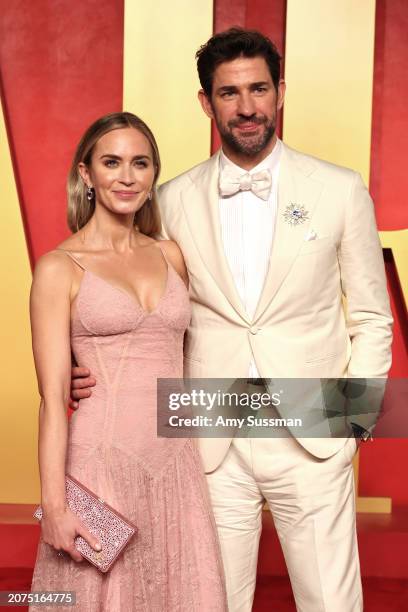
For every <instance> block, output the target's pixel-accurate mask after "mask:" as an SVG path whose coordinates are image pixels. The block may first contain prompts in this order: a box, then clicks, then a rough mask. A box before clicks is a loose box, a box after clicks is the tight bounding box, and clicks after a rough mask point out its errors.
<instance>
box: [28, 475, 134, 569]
mask: <svg viewBox="0 0 408 612" xmlns="http://www.w3.org/2000/svg"><path fill="white" fill-rule="evenodd" d="M65 485H66V499H67V504H68V507H69V508H70V510H72V512H74V514H76V515H77V516H78V517H79V518H80V519H81V521H82V523H83V524H84V525H85V527H86V528H87V529H88V530H89V531H90V532H91V533H92V534H93V535H94V536H96V537H97V538H98V540H99V542H100V544H101V546H102V550H101V551H100V552H98V551H96V550H94V549H93V548H91V546H89V544H88V542H87V541H86V540H84V538H82V537H81V536H77V537H76V538H75V548H76V549H77V550H78V551H79V552H80V553H81V555H83V556H84V557H85V559H88V561H90V563H92V564H93V565H95V567H97V568H98V569H99V570H100V571H101V572H107V571H108V570H109V569H110V568H111V567H112V565H113V563H114V562H115V561H116V559H117V558H118V556H119V555H120V553H121V552H122V550H123V549H124V548H125V546H126V545H127V543H128V542H129V540H130V539H131V538H132V537H133V536H134V535H135V533H136V532H137V527H135V525H133V524H132V523H130V522H129V521H127V520H126V519H125V518H124V517H123V516H122V515H121V514H119V512H117V511H116V510H114V509H113V508H112V507H111V506H109V505H108V504H106V503H105V502H104V501H103V499H100V498H99V497H97V496H96V495H95V494H94V493H92V491H90V490H89V489H87V488H86V487H85V486H84V485H83V484H81V483H80V482H78V481H77V480H75V478H73V477H72V476H69V475H68V474H67V475H66V477H65ZM34 517H35V518H36V519H38V520H39V521H40V520H41V518H42V508H41V506H38V508H37V510H36V511H35V512H34Z"/></svg>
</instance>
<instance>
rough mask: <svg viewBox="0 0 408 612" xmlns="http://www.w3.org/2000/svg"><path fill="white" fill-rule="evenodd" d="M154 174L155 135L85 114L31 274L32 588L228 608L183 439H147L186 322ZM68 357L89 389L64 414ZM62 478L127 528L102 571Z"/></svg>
mask: <svg viewBox="0 0 408 612" xmlns="http://www.w3.org/2000/svg"><path fill="white" fill-rule="evenodd" d="M159 171H160V160H159V153H158V150H157V145H156V142H155V139H154V137H153V135H152V133H151V131H150V130H149V128H148V127H147V126H146V125H145V124H144V123H143V122H142V121H141V120H140V119H139V118H137V117H136V116H134V115H132V114H130V113H116V114H112V115H108V116H105V117H102V118H101V119H99V120H98V121H96V122H95V123H94V124H93V125H92V126H91V127H90V128H89V129H88V130H87V131H86V133H85V135H84V136H83V138H82V140H81V142H80V144H79V146H78V148H77V151H76V154H75V158H74V161H73V165H72V168H71V172H70V176H69V181H68V221H69V226H70V228H71V230H72V231H73V234H72V235H71V236H70V237H69V238H68V239H67V240H66V241H65V242H63V243H62V244H61V245H60V246H59V247H58V248H57V249H55V250H54V251H51V252H49V253H47V254H46V255H44V256H43V257H42V258H41V259H40V260H39V262H38V264H37V266H36V269H35V273H34V280H33V286H32V293H31V320H32V331H33V347H34V357H35V363H36V369H37V375H38V381H39V388H40V393H41V398H42V402H41V407H40V437H39V463H40V475H41V505H42V508H43V519H42V521H41V539H40V543H39V548H38V554H37V561H36V565H35V570H34V577H33V583H32V591H62V590H63V591H75V593H76V605H75V606H74V609H75V610H80V611H81V612H88V611H89V612H96V611H106V612H123V611H126V612H131V611H134V612H139V611H145V612H166V611H168V612H177V611H180V612H187V611H188V612H194V611H197V612H212V611H213V612H224V611H225V610H226V609H227V608H226V598H225V589H224V582H223V572H222V564H221V558H220V553H219V547H218V540H217V536H216V531H215V525H214V522H213V517H212V513H211V507H210V502H209V497H208V494H207V489H206V483H205V479H204V474H203V470H202V467H201V463H200V458H199V454H198V450H197V448H196V444H195V443H194V441H192V440H189V439H170V438H158V437H157V434H156V427H157V424H156V418H157V415H156V379H157V378H159V377H160V378H166V377H171V378H181V377H182V373H183V354H182V351H183V336H184V332H185V330H186V328H187V326H188V324H189V320H190V304H189V298H188V290H187V288H186V285H187V283H188V280H187V273H186V268H185V265H184V261H183V257H182V254H181V252H180V250H179V248H178V247H177V245H176V244H175V243H173V242H171V241H160V242H159V241H157V240H155V239H154V236H155V235H157V234H158V233H159V232H160V218H159V213H158V208H157V204H156V201H155V197H156V196H155V185H156V182H157V178H158V175H159ZM71 354H73V355H74V358H75V361H76V362H77V363H78V365H86V366H87V367H89V368H90V369H91V370H92V372H94V373H95V374H96V377H97V381H98V383H97V385H96V387H95V389H94V392H93V393H92V397H91V398H89V399H85V400H82V401H81V410H79V411H78V412H76V413H75V414H74V415H73V416H72V418H71V419H70V421H68V420H67V416H66V406H67V402H68V399H69V389H70V369H71ZM66 473H69V474H70V475H72V476H73V477H74V478H76V479H77V480H78V481H80V482H81V483H82V484H84V485H85V486H86V487H87V488H88V489H90V490H91V491H92V492H94V493H95V494H97V495H98V496H99V497H101V498H103V499H104V500H105V501H106V502H107V503H108V504H109V505H111V506H112V507H113V508H114V509H115V510H117V511H118V512H120V513H121V514H122V515H123V516H124V517H125V518H127V519H128V520H129V521H131V522H132V523H134V524H135V525H136V526H137V528H138V532H137V535H136V536H135V537H134V538H133V539H132V540H131V541H130V543H129V544H128V546H127V547H126V548H125V550H124V551H123V553H122V554H121V556H120V557H119V558H118V559H117V561H116V562H115V564H114V565H113V566H112V568H111V570H110V571H109V572H108V573H107V574H103V573H101V572H100V571H99V570H98V569H97V568H95V567H94V566H93V565H91V564H90V563H88V562H87V561H86V560H83V559H82V556H81V555H80V554H79V552H78V551H77V550H76V548H75V547H74V538H75V537H76V536H77V535H82V536H83V537H84V538H85V539H86V540H87V541H88V542H89V544H90V545H91V546H92V547H93V548H95V549H96V550H97V549H98V544H99V543H98V542H97V540H96V538H95V537H94V536H93V535H91V534H90V533H89V532H88V531H87V530H86V528H85V527H84V525H82V524H81V522H80V520H79V518H78V517H77V516H76V515H75V514H74V513H73V512H72V511H71V510H70V509H69V508H68V507H67V504H66V499H65V474H66ZM30 609H31V610H36V609H37V608H36V606H35V605H33V606H31V608H30ZM38 609H39V610H47V609H48V607H47V606H44V605H42V606H41V607H39V608H38ZM49 609H54V607H53V606H50V607H49ZM62 609H65V607H62ZM66 609H67V610H68V609H69V610H72V609H73V608H72V607H71V606H70V607H68V606H67V607H66Z"/></svg>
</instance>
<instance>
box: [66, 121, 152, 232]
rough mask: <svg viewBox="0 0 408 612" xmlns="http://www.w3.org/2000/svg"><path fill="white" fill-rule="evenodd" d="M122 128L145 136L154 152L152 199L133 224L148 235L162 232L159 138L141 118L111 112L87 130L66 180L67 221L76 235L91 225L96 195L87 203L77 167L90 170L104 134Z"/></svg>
mask: <svg viewBox="0 0 408 612" xmlns="http://www.w3.org/2000/svg"><path fill="white" fill-rule="evenodd" d="M122 128H134V129H135V130H138V131H139V132H141V133H142V134H143V135H144V136H146V138H147V140H148V141H149V143H150V146H151V148H152V153H153V165H154V181H153V186H152V199H151V200H146V202H145V203H144V204H143V206H142V207H141V208H140V209H139V210H138V211H137V212H136V214H135V218H134V225H136V226H137V228H138V229H139V231H140V232H142V233H143V234H146V235H147V236H155V235H157V234H159V233H160V230H161V220H160V212H159V207H158V205H157V195H156V189H155V188H156V184H157V180H158V178H159V174H160V168H161V165H160V155H159V150H158V148H157V143H156V139H155V137H154V136H153V134H152V132H151V130H150V128H149V127H148V126H147V125H146V124H145V122H144V121H142V119H140V117H137V116H136V115H133V114H132V113H126V112H123V113H111V114H109V115H104V116H103V117H100V118H99V119H97V120H96V121H95V122H94V123H93V124H92V125H91V126H89V128H88V129H87V130H86V132H85V134H84V135H83V136H82V138H81V140H80V142H79V144H78V146H77V148H76V151H75V155H74V159H73V160H72V165H71V169H70V172H69V175H68V181H67V196H68V211H67V218H68V226H69V229H70V230H71V231H72V232H73V233H75V232H78V231H79V230H80V229H81V228H82V227H84V225H86V223H88V221H89V219H90V218H91V217H92V215H93V213H94V210H95V196H94V197H93V198H92V199H91V200H88V198H87V186H86V185H85V183H84V181H83V180H82V177H81V175H80V174H79V170H78V164H79V163H81V162H83V163H84V164H85V165H86V166H88V168H89V166H90V163H91V159H92V154H93V152H94V149H95V145H96V143H97V142H98V140H99V139H100V138H101V137H102V136H103V135H104V134H107V133H108V132H111V131H112V130H119V129H122Z"/></svg>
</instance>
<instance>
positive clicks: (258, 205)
mask: <svg viewBox="0 0 408 612" xmlns="http://www.w3.org/2000/svg"><path fill="white" fill-rule="evenodd" d="M281 149H282V144H281V141H280V140H279V139H278V140H277V142H276V144H275V146H274V148H273V150H272V152H271V153H270V154H269V155H268V157H266V158H265V159H264V160H262V162H261V163H260V164H258V165H257V166H256V167H255V168H252V170H250V172H249V174H255V173H256V172H259V171H260V170H265V169H267V170H269V171H270V173H271V177H272V187H271V192H270V195H269V198H268V200H266V201H265V200H262V199H261V198H259V197H258V196H256V195H255V194H254V193H252V191H239V192H238V193H236V194H234V195H232V196H226V197H222V196H220V198H219V210H220V220H221V236H222V241H223V245H224V251H225V255H226V258H227V261H228V264H229V267H230V270H231V274H232V277H233V279H234V282H235V286H236V288H237V291H238V294H239V296H240V298H241V300H242V303H243V305H244V307H245V310H246V312H247V314H248V315H249V316H250V317H251V318H253V317H254V315H255V311H256V307H257V305H258V301H259V298H260V296H261V292H262V288H263V285H264V282H265V277H266V274H267V271H268V267H269V258H270V253H271V247H272V240H273V235H274V229H275V217H276V211H277V205H278V179H279V168H280V158H281V152H282V151H281ZM227 165H229V166H232V167H233V168H234V169H235V171H236V172H237V174H238V176H240V175H241V174H246V172H247V170H244V169H242V168H240V167H239V166H237V165H236V164H234V163H233V162H232V161H231V160H230V159H228V157H227V156H226V155H225V153H224V152H223V151H221V155H220V172H222V170H223V168H225V167H226V166H227ZM248 376H249V378H259V373H258V370H257V368H256V365H255V362H254V360H253V359H252V361H251V364H250V367H249V373H248Z"/></svg>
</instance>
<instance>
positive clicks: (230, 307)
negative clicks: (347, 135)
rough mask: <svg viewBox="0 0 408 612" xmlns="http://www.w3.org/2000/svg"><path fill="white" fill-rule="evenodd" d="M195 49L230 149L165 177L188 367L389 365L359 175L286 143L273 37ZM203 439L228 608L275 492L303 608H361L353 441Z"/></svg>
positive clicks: (311, 611)
mask: <svg viewBox="0 0 408 612" xmlns="http://www.w3.org/2000/svg"><path fill="white" fill-rule="evenodd" d="M197 55H198V71H199V76H200V82H201V85H202V90H201V91H200V92H199V99H200V102H201V105H202V107H203V110H204V112H205V113H206V114H207V115H208V116H209V117H211V118H214V119H215V122H216V124H217V127H218V129H219V132H220V135H221V140H222V150H221V151H218V152H217V153H216V154H215V155H214V156H213V157H211V158H210V159H209V160H208V161H206V162H204V163H202V164H200V165H198V166H196V167H195V168H193V169H191V170H189V171H187V172H186V173H184V174H182V175H181V176H179V177H177V178H175V179H173V180H171V181H169V182H168V183H166V184H165V185H163V186H162V187H161V189H160V208H161V214H162V220H163V226H164V228H165V232H166V235H167V236H168V237H169V238H170V239H172V240H175V241H176V242H177V243H178V244H179V246H180V248H181V250H182V252H183V255H184V258H185V261H186V264H187V268H188V271H189V277H190V294H191V300H192V306H193V314H192V321H191V325H190V328H189V331H188V334H187V338H186V345H185V374H186V376H187V377H191V378H195V377H206V378H211V377H214V378H217V377H225V378H235V377H240V378H250V379H257V378H259V377H262V378H268V377H275V378H279V377H281V378H284V377H296V378H301V377H304V378H308V377H316V378H319V377H321V378H325V377H327V378H334V377H342V376H349V377H385V376H386V375H387V372H388V369H389V367H390V363H391V361H390V359H391V358H390V344H391V323H392V319H391V316H390V310H389V302H388V296H387V290H386V282H385V276H384V265H383V259H382V251H381V247H380V243H379V238H378V233H377V229H376V224H375V218H374V210H373V205H372V201H371V198H370V196H369V194H368V191H367V189H366V188H365V186H364V184H363V182H362V180H361V178H360V176H359V175H358V174H357V173H355V172H353V171H351V170H348V169H345V168H340V167H338V166H334V165H332V164H330V163H327V162H324V161H320V160H317V159H314V158H312V157H309V156H307V155H304V154H302V153H298V152H297V151H294V150H292V149H290V148H289V147H287V146H285V145H284V144H283V143H282V142H281V141H279V140H278V139H277V137H276V134H275V126H276V114H277V112H278V110H279V109H280V108H281V106H282V104H283V98H284V92H285V84H284V82H283V81H282V80H281V79H280V76H279V56H278V54H277V52H276V49H275V48H274V46H273V45H272V44H271V43H270V41H268V40H267V39H265V38H264V37H263V36H261V35H259V34H255V33H249V32H245V31H241V30H237V29H234V30H230V31H228V32H224V33H222V34H219V35H216V36H214V37H213V38H212V39H210V41H208V43H207V44H206V45H204V46H203V47H202V48H201V49H200V51H199V52H198V54H197ZM351 146H352V145H351ZM343 296H344V297H345V298H346V302H347V307H346V310H345V308H344V306H343V300H342V298H343ZM200 442H201V450H202V456H203V460H204V465H205V469H206V471H207V472H208V484H209V487H210V493H211V499H212V503H213V508H214V513H215V518H216V523H217V526H218V530H219V535H220V541H221V548H222V553H223V561H224V567H225V573H226V579H227V591H228V600H229V609H230V610H231V611H232V612H238V611H248V610H250V609H251V606H252V600H253V593H254V587H255V579H256V566H257V551H258V541H259V535H260V530H261V509H262V505H263V503H264V499H266V500H267V501H268V504H269V507H270V509H271V511H272V514H273V517H274V521H275V525H276V528H277V531H278V534H279V538H280V541H281V544H282V547H283V551H284V555H285V559H286V562H287V566H288V571H289V574H290V577H291V582H292V586H293V591H294V595H295V599H296V603H297V608H298V610H301V611H302V612H320V611H323V610H324V611H328V612H336V611H338V612H354V611H357V610H361V609H362V596H361V584H360V575H359V562H358V551H357V544H356V534H355V508H354V492H353V475H352V466H351V459H352V457H353V455H354V452H355V449H356V442H355V440H354V438H353V437H350V438H335V439H333V438H330V437H328V438H304V439H302V440H301V441H297V440H295V439H294V438H292V437H283V438H272V439H267V438H252V439H251V438H249V439H246V438H234V440H233V441H232V442H231V440H230V439H227V438H223V439H219V438H217V439H211V438H207V439H202V440H201V441H200ZM300 442H301V443H300Z"/></svg>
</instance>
